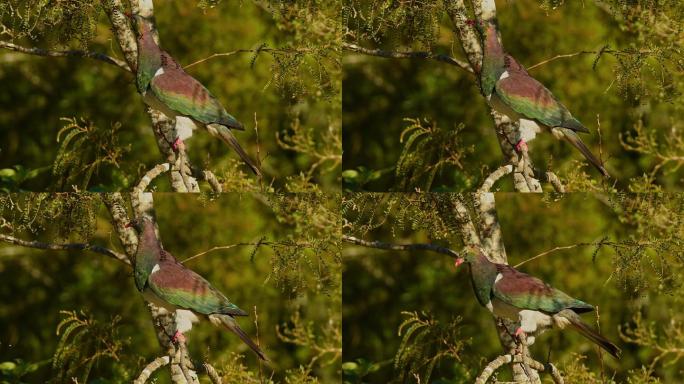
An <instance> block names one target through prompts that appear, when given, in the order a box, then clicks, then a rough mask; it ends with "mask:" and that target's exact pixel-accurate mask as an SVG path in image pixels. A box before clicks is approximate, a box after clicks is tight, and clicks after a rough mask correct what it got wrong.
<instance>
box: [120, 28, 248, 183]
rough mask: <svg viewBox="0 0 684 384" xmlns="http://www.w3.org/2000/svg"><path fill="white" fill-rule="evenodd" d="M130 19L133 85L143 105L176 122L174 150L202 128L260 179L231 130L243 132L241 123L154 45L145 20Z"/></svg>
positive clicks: (167, 54)
mask: <svg viewBox="0 0 684 384" xmlns="http://www.w3.org/2000/svg"><path fill="white" fill-rule="evenodd" d="M133 19H134V24H135V27H136V31H137V34H138V68H137V71H136V86H137V88H138V92H139V93H140V94H141V95H142V96H143V100H144V101H145V103H146V104H147V105H149V106H150V107H152V108H154V109H156V110H159V111H161V112H162V113H164V114H165V115H166V116H168V117H169V118H172V119H176V128H177V131H178V135H179V136H178V138H177V139H176V141H175V142H174V143H173V147H174V149H175V148H176V147H177V146H178V145H181V144H182V143H183V142H182V140H183V139H185V138H187V137H189V136H191V135H192V131H193V130H194V129H195V128H196V127H197V126H199V127H204V128H206V130H207V131H208V132H209V133H210V134H211V135H212V136H215V137H218V138H220V139H221V140H223V141H224V142H226V143H227V144H228V145H230V146H231V147H232V148H233V150H235V152H237V154H238V155H239V156H240V158H241V159H242V161H243V162H244V163H245V164H247V166H248V167H249V168H250V169H251V170H252V172H254V174H256V175H257V176H259V177H261V171H260V170H259V168H258V167H257V166H256V164H255V163H254V161H252V159H251V158H250V157H249V155H247V153H246V152H245V151H244V150H243V149H242V147H241V146H240V143H238V141H237V139H236V138H235V136H234V135H233V133H232V131H231V130H232V129H237V130H244V128H243V126H242V124H241V123H240V122H238V121H237V119H235V118H234V117H233V116H231V115H230V114H229V113H228V112H227V111H226V110H225V108H223V106H222V105H221V103H220V102H219V101H218V99H216V97H214V95H212V94H211V93H210V92H209V90H208V89H206V88H205V87H204V86H203V85H202V84H201V83H200V82H199V81H197V80H196V79H195V78H193V77H192V76H190V75H189V74H187V73H186V72H185V71H184V70H183V68H182V67H181V66H180V65H179V64H178V62H176V61H175V60H174V59H173V57H171V55H170V54H169V53H168V52H166V51H164V50H162V49H161V48H160V47H159V46H158V45H157V43H156V42H155V41H154V38H153V37H152V33H151V28H150V22H149V21H148V20H146V19H145V18H144V17H142V16H140V15H133Z"/></svg>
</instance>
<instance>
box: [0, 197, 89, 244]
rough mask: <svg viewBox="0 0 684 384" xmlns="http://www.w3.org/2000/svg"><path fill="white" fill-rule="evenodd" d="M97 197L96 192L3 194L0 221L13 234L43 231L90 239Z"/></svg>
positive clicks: (51, 236)
mask: <svg viewBox="0 0 684 384" xmlns="http://www.w3.org/2000/svg"><path fill="white" fill-rule="evenodd" d="M99 204H100V198H99V196H98V195H96V194H87V193H86V194H73V193H71V194H58V195H53V194H49V193H35V194H3V195H0V220H1V223H2V228H3V229H9V230H10V232H11V233H13V234H24V233H27V234H31V235H37V234H43V233H44V232H47V235H48V238H49V239H56V240H58V241H63V240H66V239H79V240H85V241H87V240H88V239H90V238H91V237H92V236H93V234H94V232H95V229H96V228H95V227H96V220H97V214H98V208H99Z"/></svg>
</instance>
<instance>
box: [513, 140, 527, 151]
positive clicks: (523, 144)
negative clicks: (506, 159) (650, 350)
mask: <svg viewBox="0 0 684 384" xmlns="http://www.w3.org/2000/svg"><path fill="white" fill-rule="evenodd" d="M515 150H516V151H518V152H523V151H524V152H527V143H526V142H525V140H523V139H520V141H518V143H517V144H516V145H515Z"/></svg>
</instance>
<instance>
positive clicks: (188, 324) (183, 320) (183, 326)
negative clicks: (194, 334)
mask: <svg viewBox="0 0 684 384" xmlns="http://www.w3.org/2000/svg"><path fill="white" fill-rule="evenodd" d="M198 321H199V318H198V317H197V315H195V314H194V313H192V312H191V311H188V310H187V309H178V310H176V330H178V331H180V332H181V333H185V332H187V331H189V330H191V329H192V323H196V322H198Z"/></svg>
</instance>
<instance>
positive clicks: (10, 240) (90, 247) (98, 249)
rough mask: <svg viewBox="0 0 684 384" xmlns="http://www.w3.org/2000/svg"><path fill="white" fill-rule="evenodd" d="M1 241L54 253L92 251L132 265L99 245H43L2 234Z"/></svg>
mask: <svg viewBox="0 0 684 384" xmlns="http://www.w3.org/2000/svg"><path fill="white" fill-rule="evenodd" d="M0 241H4V242H6V243H10V244H14V245H19V246H22V247H28V248H38V249H47V250H53V251H69V250H75V251H92V252H95V253H99V254H102V255H105V256H109V257H113V258H115V259H117V260H119V261H121V262H123V263H124V264H128V265H130V264H131V263H130V261H128V258H127V257H126V256H125V255H123V254H121V253H119V252H116V251H113V250H111V249H109V248H105V247H102V246H99V245H92V244H88V243H63V244H54V243H43V242H40V241H29V240H22V239H18V238H16V237H12V236H8V235H4V234H0Z"/></svg>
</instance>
